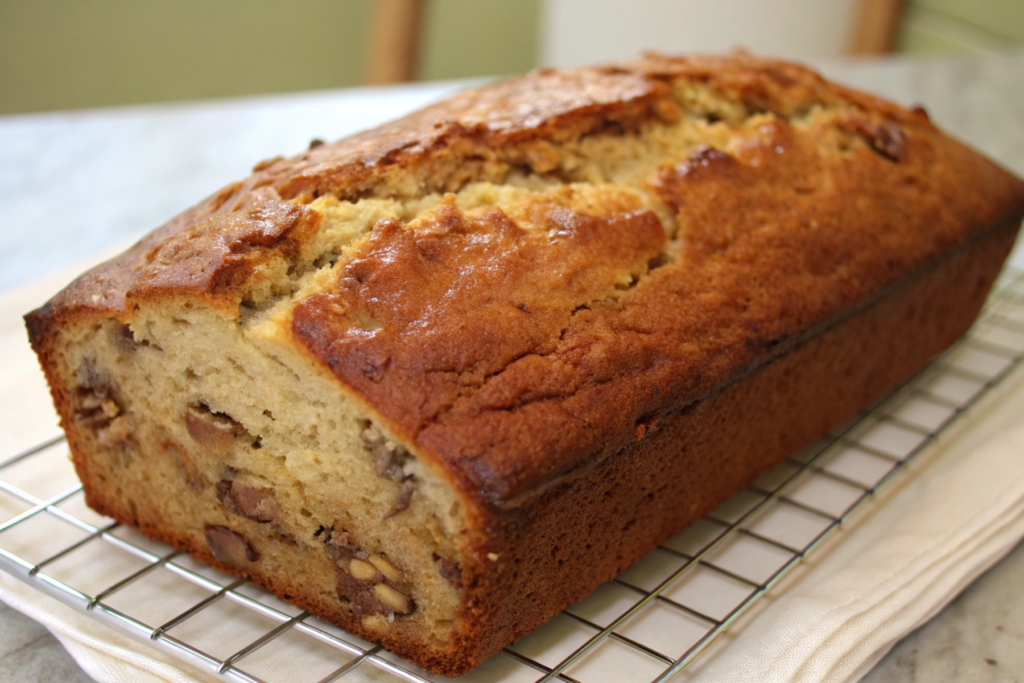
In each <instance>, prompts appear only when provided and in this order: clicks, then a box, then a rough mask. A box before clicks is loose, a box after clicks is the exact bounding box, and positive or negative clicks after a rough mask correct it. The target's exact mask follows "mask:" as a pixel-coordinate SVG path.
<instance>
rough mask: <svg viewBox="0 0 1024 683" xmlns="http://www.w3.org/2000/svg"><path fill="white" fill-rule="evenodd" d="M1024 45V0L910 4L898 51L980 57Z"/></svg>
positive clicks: (941, 0)
mask: <svg viewBox="0 0 1024 683" xmlns="http://www.w3.org/2000/svg"><path fill="white" fill-rule="evenodd" d="M1022 45H1024V0H908V2H907V9H906V14H905V15H904V18H903V24H902V30H901V31H900V36H899V40H898V43H897V48H898V49H899V50H900V51H901V52H907V53H910V54H976V53H982V52H993V51H999V50H1006V49H1011V48H1014V47H1016V48H1018V49H1019V48H1020V47H1021V46H1022Z"/></svg>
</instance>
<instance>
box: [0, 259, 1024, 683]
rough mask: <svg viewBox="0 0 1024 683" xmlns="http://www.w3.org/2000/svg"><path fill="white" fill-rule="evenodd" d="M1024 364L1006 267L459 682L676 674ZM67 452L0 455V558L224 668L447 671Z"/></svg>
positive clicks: (7, 566)
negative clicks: (228, 565)
mask: <svg viewBox="0 0 1024 683" xmlns="http://www.w3.org/2000/svg"><path fill="white" fill-rule="evenodd" d="M1022 359H1024V273H1008V274H1005V275H1004V276H1003V278H1002V279H1001V282H1000V285H999V286H998V287H997V289H996V291H995V293H994V294H993V295H992V297H991V298H990V300H989V302H988V304H987V305H986V307H985V309H984V311H983V313H982V316H981V317H980V319H979V321H978V322H977V323H976V324H975V326H974V327H973V328H972V329H971V331H970V332H969V333H968V334H967V336H966V337H965V338H964V339H963V340H961V341H960V342H959V343H958V344H957V345H956V346H955V347H954V348H952V349H951V350H950V351H948V352H947V353H946V354H944V355H943V356H942V357H941V358H940V359H939V360H937V361H936V362H935V363H933V364H932V365H931V366H929V367H928V368H927V369H925V370H924V371H923V372H921V373H920V374H919V375H918V376H916V377H915V378H913V379H912V380H911V381H910V382H908V383H907V384H906V385H904V386H903V387H902V388H900V389H899V390H898V391H896V392H894V393H893V394H892V395H891V396H889V397H888V398H886V399H885V400H883V401H882V402H880V403H879V404H878V405H877V406H875V407H874V408H873V409H871V410H869V411H867V412H865V413H864V414H862V415H860V416H858V417H857V418H856V419H854V420H852V421H850V422H849V423H847V424H846V425H844V426H842V427H841V428H839V429H837V430H835V431H834V432H833V433H831V434H829V435H828V436H826V437H825V438H822V439H820V440H819V441H817V442H816V443H814V444H812V445H811V446H810V447H808V448H806V449H804V450H803V451H801V452H800V453H797V454H795V455H794V456H793V457H791V458H790V459H789V460H787V461H786V462H784V463H783V464H782V465H780V466H778V467H776V468H775V469H773V470H771V471H770V472H768V473H766V474H765V475H763V476H762V477H761V478H759V479H758V480H757V482H755V483H754V484H753V485H752V486H750V487H749V488H747V489H746V490H744V491H742V492H741V493H739V494H738V495H736V496H734V497H733V498H731V499H730V500H728V501H726V502H725V503H723V504H722V505H721V506H719V507H718V509H716V510H715V511H713V512H712V513H711V514H709V515H708V516H707V517H705V518H704V519H702V520H701V521H699V522H697V523H696V524H694V525H693V526H691V527H690V528H688V529H687V530H685V531H684V532H682V533H681V534H679V535H678V536H676V537H675V538H673V539H671V540H670V541H668V542H667V543H665V544H664V545H663V546H661V547H659V548H657V549H656V550H654V551H652V552H651V553H650V554H648V555H647V556H646V557H644V558H643V559H642V560H641V561H640V562H639V563H637V564H636V565H634V566H633V567H630V568H629V569H627V570H626V571H624V572H623V573H622V574H620V575H619V576H618V577H616V578H615V579H613V580H612V581H609V582H608V583H606V584H604V585H602V586H600V587H599V588H598V589H597V590H596V591H594V593H593V594H591V595H590V596H589V597H587V598H586V599H584V600H583V601H581V602H579V603H577V604H575V605H573V606H571V607H569V608H568V609H566V610H565V611H564V612H563V613H562V614H560V615H558V616H556V617H555V618H554V619H552V620H551V621H549V622H548V623H547V624H545V625H544V626H542V627H541V628H540V629H538V630H537V631H536V632H534V633H532V634H530V635H529V636H527V637H525V638H523V639H522V640H520V641H519V642H517V643H514V644H513V645H511V646H510V647H508V648H506V649H505V650H504V651H502V652H501V653H500V654H498V655H495V656H494V657H492V658H491V659H490V660H488V662H486V663H485V664H484V665H482V666H481V667H480V668H478V669H477V670H475V671H473V672H471V673H470V674H469V675H468V676H467V677H466V678H467V679H472V680H474V681H549V680H561V681H569V682H576V681H578V682H579V683H588V682H589V681H600V680H607V672H608V671H609V667H612V668H613V669H614V668H615V667H618V670H620V671H628V672H629V676H630V677H632V680H637V681H666V680H668V679H670V678H672V677H673V676H675V675H676V674H678V673H679V672H680V671H682V670H683V669H685V668H686V667H687V666H688V665H690V664H691V663H692V662H694V661H695V660H696V659H697V658H698V657H699V656H700V655H701V653H702V652H704V651H705V650H706V649H707V647H708V646H709V645H710V643H711V642H712V641H713V640H714V639H715V638H716V637H717V636H719V635H720V634H722V633H723V632H724V631H725V630H726V629H727V628H728V627H729V626H730V625H731V624H733V623H734V622H735V620H736V619H737V618H738V617H739V616H740V615H741V614H743V613H744V612H746V611H747V610H748V609H749V608H750V607H751V606H752V605H753V604H754V603H755V602H756V601H757V599H758V598H759V597H761V596H762V595H764V594H765V592H766V591H768V590H770V589H771V588H772V586H774V585H775V584H776V583H777V582H778V581H780V580H781V579H782V578H783V577H784V576H785V575H786V574H787V573H788V572H789V571H790V570H792V569H793V568H794V567H795V566H796V565H797V564H798V563H799V562H800V560H801V559H802V558H804V557H806V556H807V554H808V553H810V552H812V551H813V550H814V549H815V548H816V547H818V546H819V544H820V543H821V542H822V541H823V540H824V539H826V538H827V537H828V536H829V535H830V534H831V533H832V532H834V531H835V530H836V529H837V528H838V527H839V526H840V525H841V524H842V523H843V521H844V520H845V519H847V517H848V516H849V515H850V514H851V513H852V512H853V511H854V510H856V509H857V508H858V506H860V505H861V504H862V503H863V502H864V501H865V500H866V499H868V498H869V497H871V496H872V495H873V494H874V493H875V492H876V491H877V490H878V489H879V487H881V486H883V485H885V484H886V483H887V482H889V481H890V480H891V479H892V478H893V476H894V475H896V474H897V473H898V472H899V471H900V470H901V469H903V467H904V466H905V465H906V464H907V463H908V462H909V461H910V460H911V459H912V458H914V457H915V456H916V455H917V454H918V453H920V452H921V451H922V449H924V448H925V447H926V446H927V445H928V444H929V443H930V442H931V441H932V440H934V439H935V438H936V436H937V435H938V434H940V433H941V432H942V431H943V430H944V429H945V428H946V427H947V426H948V425H949V424H950V423H951V422H952V421H954V420H955V419H956V418H957V417H958V416H960V415H961V414H963V413H964V412H965V411H967V410H969V409H970V407H971V406H972V405H973V404H974V403H975V402H976V401H977V400H978V399H979V398H980V397H981V396H983V395H984V394H985V392H986V391H988V390H989V389H991V388H992V387H993V386H994V385H996V384H997V383H998V382H1000V381H1001V380H1002V379H1003V378H1004V377H1005V376H1006V375H1007V374H1008V373H1009V372H1010V371H1011V370H1012V369H1013V368H1014V367H1016V366H1017V365H1018V364H1019V363H1021V361H1022ZM65 455H66V448H65V446H64V442H63V439H62V438H61V437H54V438H53V439H50V440H49V441H47V442H45V443H42V444H39V445H38V446H37V447H35V448H33V449H30V450H29V451H26V452H24V453H20V454H17V455H14V456H12V457H8V458H7V459H6V460H2V461H0V568H2V569H4V570H6V571H8V572H9V573H11V574H13V575H14V576H16V577H18V578H20V579H22V580H23V581H25V582H27V583H28V584H30V585H32V586H34V587H36V588H37V589H39V590H40V591H42V592H44V593H47V594H49V595H52V596H54V597H56V598H58V599H60V600H61V601H63V602H65V603H67V604H69V605H72V606H73V607H76V608H78V609H81V610H83V611H85V612H86V613H88V614H89V615H91V616H92V617H94V618H96V619H97V620H98V621H101V622H104V623H106V624H108V625H112V626H114V627H116V628H118V629H119V630H121V631H123V632H126V633H128V634H130V635H133V636H136V637H138V638H141V639H145V640H147V641H149V642H150V643H151V644H152V646H154V647H156V648H160V649H163V650H165V651H167V652H170V653H172V654H174V655H176V656H178V657H180V658H182V659H184V660H185V661H188V662H189V663H191V664H193V665H195V666H197V667H198V668H200V669H203V670H206V671H209V672H212V673H214V674H217V675H220V676H222V677H223V678H225V679H228V680H235V681H264V680H266V681H272V680H276V678H275V675H277V677H278V678H279V674H280V672H281V671H283V670H288V671H289V675H288V680H295V679H296V675H298V674H301V676H304V677H305V678H306V679H308V680H310V681H321V682H324V683H326V682H328V681H335V680H339V679H343V680H365V679H367V678H372V679H373V680H381V679H385V680H405V681H415V682H419V683H423V682H424V681H434V680H447V679H438V678H437V677H434V676H431V675H430V674H427V673H426V672H424V671H422V670H419V669H417V668H416V667H414V666H412V665H410V664H408V663H406V662H403V661H402V660H400V659H398V658H396V657H394V656H392V655H390V654H389V653H387V652H385V651H383V650H381V649H380V648H379V647H377V646H374V645H372V644H370V643H367V642H364V641H362V640H360V639H358V638H355V637H353V636H351V635H349V634H346V633H344V632H342V631H340V630H338V629H336V628H335V627H333V626H331V625H330V624H327V623H326V622H323V621H321V620H319V619H317V618H316V617H313V616H311V615H310V614H308V613H307V612H303V611H300V610H298V609H297V608H295V607H292V606H291V605H288V604H286V603H284V602H281V601H280V600H278V599H277V598H275V597H274V596H272V595H270V594H269V593H266V592H265V591H263V590H262V589H259V588H258V587H256V586H253V585H251V584H249V583H247V582H245V581H242V580H237V579H235V578H234V577H230V576H227V575H225V574H222V573H220V572H217V571H216V570H213V569H211V568H209V567H206V566H204V565H202V564H199V563H197V562H195V561H194V560H192V559H191V558H190V557H189V556H187V555H184V554H182V553H179V552H177V551H175V550H173V549H172V548H170V547H168V546H165V545H162V544H158V543H153V542H151V541H149V540H147V539H145V538H143V537H142V536H141V535H139V534H138V533H137V532H135V531H134V530H132V529H130V528H127V527H121V526H119V525H117V524H116V523H113V522H111V521H110V520H109V519H106V518H103V517H100V516H98V515H96V514H95V513H93V512H92V511H90V510H88V508H86V507H85V505H84V501H83V496H82V492H81V486H80V485H79V484H78V483H77V481H76V480H74V473H73V471H72V469H71V466H70V463H69V462H68V460H67V458H66V457H65ZM43 471H45V475H42V476H41V475H40V472H43ZM296 657H299V658H301V659H302V661H303V662H304V665H303V666H302V667H301V671H297V670H296V669H295V668H294V667H290V666H289V664H288V662H294V661H296Z"/></svg>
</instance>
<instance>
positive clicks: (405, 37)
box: [365, 0, 424, 85]
mask: <svg viewBox="0 0 1024 683" xmlns="http://www.w3.org/2000/svg"><path fill="white" fill-rule="evenodd" d="M423 4H424V3H423V0H374V2H373V9H372V15H371V18H370V44H369V50H368V53H367V56H366V57H367V59H366V69H365V73H366V78H365V81H366V83H367V84H368V85H382V84H385V83H402V82H404V81H410V80H412V79H413V77H414V76H415V75H416V55H417V43H418V40H417V39H418V37H419V34H420V20H421V17H422V14H423Z"/></svg>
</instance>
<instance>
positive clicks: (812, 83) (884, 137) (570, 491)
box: [27, 55, 1024, 675]
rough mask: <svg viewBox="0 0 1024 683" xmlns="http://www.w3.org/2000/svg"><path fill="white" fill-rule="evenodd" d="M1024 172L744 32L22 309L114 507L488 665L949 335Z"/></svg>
mask: <svg viewBox="0 0 1024 683" xmlns="http://www.w3.org/2000/svg"><path fill="white" fill-rule="evenodd" d="M1022 214H1024V184H1022V183H1021V182H1020V181H1019V180H1017V179H1015V178H1014V177H1012V176H1011V175H1009V174H1008V173H1006V172H1005V171H1003V170H1001V169H999V168H998V167H996V166H995V165H993V164H992V163H990V162H989V161H987V160H986V159H984V158H982V157H981V156H979V155H978V154H976V153H975V152H972V151H971V150H969V149H967V148H965V147H964V146H962V145H960V144H959V143H957V142H955V141H953V140H950V139H949V138H947V137H945V136H943V135H942V134H941V133H940V132H939V131H938V130H937V129H936V128H935V127H934V126H933V125H932V124H931V123H930V122H929V121H928V119H927V117H926V116H924V115H923V114H922V113H920V112H914V111H907V110H904V109H901V108H899V107H896V106H894V105H891V104H889V103H886V102H883V101H880V100H878V99H875V98H873V97H870V96H868V95H864V94H862V93H858V92H854V91H851V90H848V89H845V88H843V87H840V86H837V85H834V84H831V83H828V82H826V81H824V80H822V79H821V78H820V77H818V76H817V75H816V74H814V73H813V72H810V71H808V70H806V69H803V68H801V67H797V66H794V65H790V64H785V63H781V62H775V61H770V60H762V59H756V58H753V57H750V56H746V55H737V56H733V57H728V58H675V57H663V56H657V55H652V56H647V57H645V58H643V59H640V60H637V61H634V62H629V63H624V64H619V65H614V66H608V67H599V68H590V69H574V70H563V71H538V72H535V73H533V74H530V75H527V76H524V77H522V78H519V79H513V80H511V81H507V82H505V83H502V84H498V85H496V86H492V87H489V88H485V89H482V90H474V91H469V92H466V93H462V94H460V95H457V96H455V97H454V98H452V99H450V100H447V101H445V102H442V103H439V104H437V105H434V106H432V107H428V108H427V109H424V110H422V111H420V112H418V113H415V114H412V115H410V116H408V117H406V118H404V119H401V120H399V121H396V122H394V123H391V124H387V125H385V126H382V127H380V128H378V129H375V130H372V131H368V132H366V133H362V134H360V135H357V136H355V137H352V138H349V139H347V140H342V141H340V142H338V143H334V144H325V145H318V146H316V147H314V148H312V149H310V150H309V151H308V152H307V153H305V154H303V155H301V156H299V157H295V158H292V159H286V160H274V161H271V162H267V163H265V164H261V165H260V166H258V167H257V169H256V171H255V173H254V174H253V175H252V176H251V177H249V178H248V179H246V180H244V181H242V182H240V183H237V184H234V185H231V186H229V187H227V188H224V189H223V190H222V191H220V192H219V193H217V194H215V195H213V196H212V197H210V198H209V199H207V200H206V201H204V202H203V203H201V204H199V205H198V206H197V207H195V208H193V209H191V210H190V211H187V212H186V213H184V214H182V215H181V216H179V217H177V218H175V219H174V220H172V221H171V222H170V223H168V224H167V225H165V226H164V227H162V228H160V229H158V230H157V231H155V232H154V233H152V234H151V235H149V236H147V237H146V238H145V239H143V240H142V241H141V242H140V243H139V244H138V245H136V246H135V247H133V248H132V249H131V250H130V251H128V252H126V253H125V254H123V255H121V256H120V257H118V258H116V259H114V260H113V261H111V262H108V263H106V264H104V265H101V266H99V267H98V268H96V269H94V270H93V271H90V272H89V273H87V274H85V275H84V276H82V277H81V278H80V279H79V280H77V281H76V282H74V283H73V284H71V285H70V286H69V287H68V288H67V289H65V290H64V291H63V292H61V293H60V294H58V295H57V296H56V297H55V298H54V299H53V300H52V301H51V302H50V303H49V304H47V305H46V306H45V307H43V308H42V309H40V310H38V311H35V312H33V313H31V314H29V315H28V316H27V320H28V326H29V330H30V336H31V339H32V343H33V346H34V348H35V349H36V351H37V353H38V354H39V357H40V360H41V362H42V364H43V367H44V370H45V372H46V374H47V377H48V379H49V382H50V385H51V388H52V391H53V396H54V400H55V402H56V404H57V407H58V410H59V412H60V414H61V418H62V424H63V426H64V428H65V430H66V432H67V435H68V441H69V444H70V446H71V450H72V455H73V458H74V462H75V466H76V468H77V470H78V473H79V475H80V477H81V479H82V481H83V483H84V485H85V491H86V496H87V500H88V502H89V504H90V505H91V506H92V507H94V508H95V509H97V510H99V511H100V512H102V513H104V514H107V515H110V516H112V517H114V518H116V519H118V520H120V521H122V522H124V523H129V524H133V525H135V526H138V527H139V528H140V529H141V530H142V531H143V532H144V533H146V534H148V535H150V536H151V537H153V538H157V539H160V540H162V541H165V542H167V543H170V544H171V545H173V546H175V547H178V548H182V549H184V550H187V551H189V552H191V553H192V554H194V555H195V556H197V557H199V558H200V559H203V560H205V561H207V562H210V563H212V564H214V565H215V566H217V567H219V568H221V569H223V570H225V571H229V572H231V573H234V574H237V575H240V576H248V577H250V578H251V579H252V580H253V581H255V582H256V583H259V584H260V585H263V586H265V587H267V588H268V589H270V590H271V591H273V592H275V593H276V594H278V595H279V596H281V597H283V598H285V599H287V600H291V601H292V602H294V603H296V604H298V605H301V606H302V607H303V608H305V609H308V610H309V611H311V612H313V613H315V614H317V615H320V616H322V617H324V618H325V619H328V620H329V621H332V622H334V623H336V624H339V625H341V626H343V627H344V628H346V629H348V630H350V631H352V632H353V633H356V634H358V635H360V636H362V637H365V638H368V639H370V640H373V641H376V642H380V643H382V644H383V645H384V646H385V647H387V648H389V649H391V650H393V651H394V652H396V653H398V654H400V655H402V656H404V657H406V658H408V659H410V660H411V661H413V662H415V663H417V664H419V665H421V666H424V667H426V668H428V669H430V670H432V671H436V672H440V673H445V674H449V675H455V674H459V673H461V672H464V671H466V670H467V669H469V668H471V667H472V666H474V665H476V664H477V663H479V662H480V661H482V659H483V658H485V657H486V656H488V655H490V654H492V653H494V652H496V651H497V650H498V649H500V648H501V647H502V646H504V645H505V644H507V643H509V642H511V641H512V640H514V639H516V638H518V637H520V636H521V635H523V634H525V633H527V632H528V631H529V630H531V629H533V628H535V627H536V626H538V625H539V624H541V623H542V622H543V621H544V620H546V619H548V618H550V617H551V616H552V615H554V614H555V613H557V612H558V611H559V610H561V609H562V608H564V607H566V606H567V605H569V604H571V603H572V602H573V601H575V600H578V599H580V598H581V597H583V596H584V595H586V593H587V592H589V591H590V590H592V589H593V588H594V587H596V586H597V585H598V584H599V583H601V582H603V581H606V580H608V579H610V578H611V577H613V576H614V575H615V574H616V573H617V572H618V571H620V570H622V569H623V568H625V567H626V566H628V565H629V564H630V563H631V562H633V561H635V560H636V559H638V558H639V557H640V556H642V555H643V554H644V553H646V552H647V551H649V550H650V549H651V548H653V547H654V546H655V545H656V544H658V543H660V542H663V541H664V540H666V539H667V538H668V537H669V536H671V535H672V534H674V533H676V532H677V531H679V529H680V528H682V527H683V526H685V525H686V524H688V523H690V522H692V521H694V520H696V519H697V518H699V517H700V516H701V515H702V514H704V513H706V512H707V511H708V510H710V509H711V508H712V507H714V505H716V504H717V503H718V502H719V501H720V500H722V499H723V498H725V497H727V496H728V495H730V494H731V493H733V492H734V491H736V490H738V489H739V488H741V487H743V486H744V485H746V484H747V483H749V482H750V481H751V480H752V479H753V478H755V477H756V476H757V475H758V474H759V473H760V472H762V471H764V470H766V469H767V468H769V467H771V466H773V465H774V464H776V463H777V462H779V461H780V460H782V459H784V458H785V457H786V456H787V455H788V454H789V453H791V452H792V451H794V450H795V449H797V448H799V447H800V446H802V445H803V444H805V443H807V442H809V441H811V440H813V439H814V438H816V437H817V436H819V435H820V434H822V433H824V432H825V431H826V430H828V429H829V428H831V427H832V426H834V425H836V424H838V423H840V422H842V421H844V420H845V419H847V418H848V417H849V416H850V415H852V414H854V413H856V412H857V411H858V410H860V409H862V408H863V407H864V406H866V405H868V404H869V403H870V402H872V401H874V400H876V399H877V398H878V397H879V396H880V395H882V394H883V393H884V392H885V391H887V390H889V389H891V388H892V387H894V386H897V385H898V384H899V383H900V382H902V381H904V380H905V379H906V378H907V377H908V376H909V375H910V374H911V373H913V372H914V371H915V370H916V369H917V368H920V367H921V366H922V365H923V364H925V363H926V362H928V361H929V360H930V359H931V358H933V357H934V356H935V355H936V354H938V353H939V352H941V350H942V349H944V348H945V347H946V346H948V345H949V344H950V343H952V342H953V341H954V340H955V339H956V338H957V337H958V336H959V335H960V334H962V332H963V331H964V330H965V329H966V327H967V326H968V325H969V324H970V322H971V320H973V317H974V315H975V314H976V312H977V310H978V307H979V306H980V305H981V302H982V301H983V300H984V298H985V296H986V293H987V291H988V288H989V287H990V285H991V283H992V281H993V279H994V278H995V275H996V273H997V272H998V270H999V267H1000V265H1001V263H1002V260H1003V258H1004V257H1005V255H1006V252H1007V250H1008V249H1009V247H1010V245H1011V244H1012V242H1013V239H1014V236H1015V235H1016V231H1017V228H1018V227H1019V224H1020V220H1021V216H1022Z"/></svg>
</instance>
